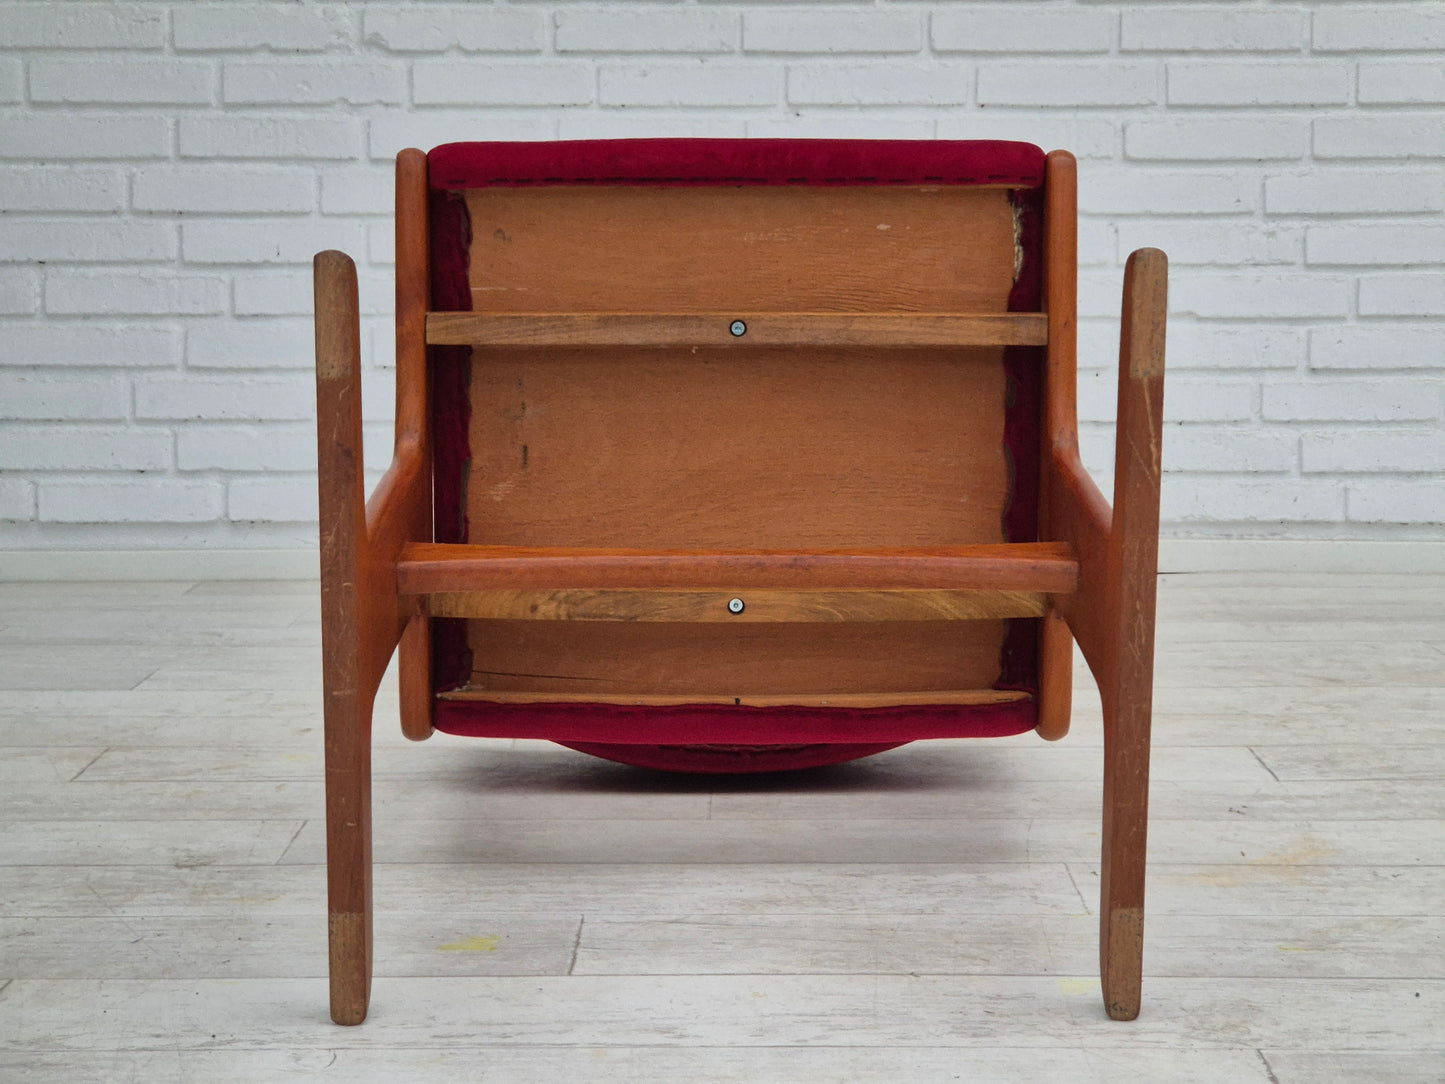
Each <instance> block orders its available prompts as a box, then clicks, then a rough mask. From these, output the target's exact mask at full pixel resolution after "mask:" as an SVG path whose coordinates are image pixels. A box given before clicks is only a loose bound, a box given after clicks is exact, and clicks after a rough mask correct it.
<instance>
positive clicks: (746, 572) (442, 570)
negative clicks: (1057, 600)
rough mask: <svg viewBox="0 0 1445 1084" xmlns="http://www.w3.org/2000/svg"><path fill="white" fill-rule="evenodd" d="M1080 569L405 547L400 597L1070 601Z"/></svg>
mask: <svg viewBox="0 0 1445 1084" xmlns="http://www.w3.org/2000/svg"><path fill="white" fill-rule="evenodd" d="M1078 571H1079V570H1078V562H1077V561H1076V560H1075V558H1074V553H1073V550H1072V549H1071V548H1070V547H1069V546H1068V545H1066V544H1064V543H1062V542H1021V543H1013V544H1006V545H983V546H936V547H900V548H895V549H868V550H853V551H843V550H811V551H798V550H752V551H716V552H703V551H695V550H625V549H584V548H576V547H553V548H541V547H523V546H471V545H448V544H443V543H435V542H423V543H412V544H410V545H408V546H407V547H406V548H405V549H404V550H403V551H402V554H401V559H400V560H399V561H398V562H397V565H396V583H397V590H398V592H399V593H400V594H402V595H429V594H434V593H438V592H447V593H456V592H470V591H518V590H559V591H560V590H627V589H654V590H673V591H728V590H735V589H740V588H743V587H746V588H748V589H752V590H757V589H773V590H793V591H817V590H831V591H848V590H870V591H892V590H907V589H918V590H925V589H926V590H933V591H1023V592H1032V593H1036V594H1069V593H1072V592H1073V591H1074V590H1075V589H1076V588H1077V586H1078Z"/></svg>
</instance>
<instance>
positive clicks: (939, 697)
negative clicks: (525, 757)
mask: <svg viewBox="0 0 1445 1084" xmlns="http://www.w3.org/2000/svg"><path fill="white" fill-rule="evenodd" d="M437 698H438V699H440V700H476V701H482V702H484V703H488V704H620V705H626V706H630V707H649V708H658V707H675V706H677V705H679V704H730V705H732V706H733V707H741V708H778V707H798V708H898V707H909V706H918V705H922V706H932V705H937V704H955V705H974V704H1015V703H1018V702H1019V701H1021V700H1027V699H1029V694H1028V693H1026V692H1019V691H1017V690H1014V689H937V690H930V691H928V692H921V693H898V692H881V693H770V694H767V695H762V696H754V695H749V694H747V693H743V694H742V695H741V696H728V695H720V694H717V693H649V694H644V695H640V696H639V695H636V694H630V695H629V694H622V693H554V692H516V691H513V690H510V689H505V690H504V689H473V688H462V689H449V690H447V691H446V692H441V693H437Z"/></svg>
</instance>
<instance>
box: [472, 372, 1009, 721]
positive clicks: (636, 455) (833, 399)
mask: <svg viewBox="0 0 1445 1084" xmlns="http://www.w3.org/2000/svg"><path fill="white" fill-rule="evenodd" d="M966 353H968V352H967V351H937V350H917V351H908V352H906V353H895V354H882V355H879V356H876V357H872V356H860V355H858V354H856V353H855V354H848V353H836V352H835V353H829V352H821V351H797V352H794V353H792V354H790V355H789V356H788V357H787V359H786V363H785V364H780V363H779V359H776V358H773V357H771V356H769V355H770V352H769V351H766V350H757V351H751V352H744V351H738V352H736V353H734V354H732V355H730V356H729V358H728V359H727V360H726V362H720V363H717V364H714V363H711V362H708V361H706V360H700V358H699V357H694V356H693V355H691V354H688V353H685V352H682V353H669V352H666V351H639V352H636V353H635V355H634V356H633V357H632V358H630V359H629V360H628V361H627V363H626V371H627V373H628V378H627V379H626V380H620V379H618V377H617V373H618V371H619V370H618V369H617V368H616V365H615V363H614V361H613V360H611V359H609V360H599V359H598V358H597V357H596V356H594V355H593V354H591V353H589V352H586V351H561V350H559V351H553V352H549V353H548V355H547V357H546V358H545V359H538V360H529V359H527V358H524V357H522V356H521V355H520V354H518V355H514V356H500V355H499V356H496V357H487V358H485V359H474V361H473V366H472V396H473V402H474V404H476V405H475V407H474V411H473V414H472V427H471V447H472V466H471V473H470V483H469V494H468V505H467V508H468V516H469V518H470V522H471V524H472V531H471V539H472V541H473V542H476V543H479V544H484V545H504V546H507V545H511V546H573V547H578V546H580V547H621V548H628V549H647V548H653V547H656V548H657V549H659V550H675V549H694V550H697V549H703V550H744V551H746V550H753V549H757V548H761V547H768V548H778V549H802V550H818V549H821V550H829V549H834V550H836V549H848V550H854V549H863V550H866V549H874V548H892V547H933V546H968V545H987V544H995V545H996V544H999V543H1001V542H1002V541H1003V538H1002V510H1003V507H1004V502H1005V500H1006V496H1007V492H1008V484H1009V482H1008V468H1007V463H1006V460H1005V457H1004V454H1003V448H1002V433H1003V397H1004V394H1005V387H1004V375H1003V367H1002V361H1001V354H1000V352H999V351H996V350H995V351H983V352H978V353H981V354H988V355H989V356H988V357H987V358H985V357H979V358H977V359H973V360H968V361H962V360H961V359H960V355H962V354H966ZM708 627H709V628H711V627H712V626H708ZM592 629H593V631H591V632H586V631H585V630H584V632H583V633H582V634H578V633H570V634H568V636H569V637H572V638H569V639H568V640H567V643H568V646H569V648H570V649H571V651H572V652H573V653H574V654H575V655H576V656H577V658H579V659H588V658H589V657H591V658H596V659H608V660H610V661H612V662H613V663H618V662H620V661H621V660H619V658H618V656H619V649H618V647H617V644H616V636H617V633H616V632H615V631H614V630H612V629H610V628H602V627H600V626H592ZM1002 630H1003V625H1002V624H999V623H993V622H986V623H980V624H976V625H972V626H970V627H969V628H968V631H967V632H966V633H963V634H961V635H962V636H963V637H964V638H965V639H963V640H960V639H959V638H958V637H957V636H950V637H949V642H950V644H951V646H952V648H953V649H954V650H955V652H957V658H958V660H959V662H958V664H957V667H956V668H955V669H954V670H953V671H952V672H951V673H950V672H947V671H943V672H940V671H938V670H935V669H932V667H931V666H930V668H929V669H930V671H931V676H930V677H929V678H928V680H927V683H926V685H924V686H923V687H926V688H978V687H986V686H989V685H992V684H993V683H994V681H995V680H996V678H997V673H998V658H999V649H1000V646H1001V643H1002V634H1003V633H1002ZM494 631H495V630H492V631H484V630H481V629H479V628H478V626H477V623H476V622H473V623H472V625H471V629H470V633H469V636H470V642H471V647H472V649H473V654H474V659H475V668H476V670H477V671H478V672H488V673H491V674H496V675H499V674H501V673H515V674H521V675H538V674H540V675H549V676H556V677H559V678H562V679H564V680H572V679H574V678H575V677H577V676H578V672H577V669H576V668H577V667H578V666H579V665H582V666H584V667H585V669H586V670H587V671H589V672H590V671H592V669H593V665H592V664H591V663H581V664H579V663H576V662H572V663H569V662H567V661H566V660H565V659H562V658H560V657H559V656H557V655H556V654H554V653H553V651H552V650H550V649H548V650H547V651H546V655H545V661H544V659H543V658H535V659H531V660H529V659H527V658H526V657H524V656H523V655H521V654H520V645H521V644H523V643H535V642H536V641H535V640H534V639H533V638H532V637H533V635H534V634H528V635H525V636H522V638H521V639H518V638H517V637H518V636H521V635H522V634H520V633H517V634H516V635H514V636H513V637H512V638H511V639H510V640H509V641H507V642H503V641H502V640H500V639H499V638H498V637H496V636H495V635H494ZM579 635H580V636H584V637H585V638H576V637H578V636H579ZM656 635H657V639H656V641H647V642H642V641H640V640H636V639H629V643H630V645H631V647H632V649H633V650H634V651H635V652H636V653H637V654H636V656H635V658H634V659H632V660H629V661H627V662H626V663H625V664H624V670H625V672H627V673H628V674H630V675H631V676H632V677H633V678H634V679H635V680H636V681H637V682H638V684H636V685H635V686H633V687H632V688H630V689H620V688H619V689H618V690H617V691H626V692H633V693H637V694H647V693H663V692H669V691H673V690H684V691H689V692H691V691H696V690H698V689H707V687H708V686H707V684H706V683H705V682H702V681H700V680H698V676H699V675H701V674H702V673H703V672H705V671H707V672H718V673H728V674H730V678H729V680H728V681H727V683H726V686H725V687H723V688H718V689H717V690H716V691H718V692H728V691H729V690H730V689H732V688H739V687H741V688H746V689H748V690H749V691H753V692H765V691H778V692H798V691H814V690H816V691H829V690H828V689H827V687H826V686H819V685H817V684H814V683H810V684H809V685H807V686H799V685H796V684H794V683H793V681H792V677H794V676H797V675H798V671H799V670H800V669H801V668H802V666H803V665H804V663H803V661H802V660H808V661H809V662H810V663H813V664H820V665H822V666H823V667H824V669H825V670H826V672H827V673H829V674H832V675H835V676H842V675H847V674H850V673H853V672H854V671H855V670H857V671H858V672H859V673H860V676H859V677H858V679H857V681H859V682H861V684H856V683H855V682H854V681H852V680H848V682H847V684H845V685H842V686H836V687H834V689H833V690H831V691H839V692H846V691H865V690H866V691H875V690H879V689H885V688H888V687H889V683H888V682H887V681H884V680H880V676H881V675H880V670H879V667H878V666H877V664H876V662H875V661H874V660H871V659H864V658H862V657H860V656H856V655H855V656H852V657H851V658H843V659H839V660H835V661H833V662H831V663H824V662H823V659H822V656H823V655H824V654H825V653H824V652H823V651H822V641H818V640H817V637H818V635H819V634H818V633H817V632H816V630H815V629H812V628H809V627H807V626H801V625H800V626H796V627H795V628H794V630H793V631H792V632H791V633H789V635H788V636H787V637H784V638H781V639H777V640H774V641H772V642H771V644H770V650H769V651H768V653H767V654H765V655H763V654H759V655H755V656H754V659H755V661H754V663H753V667H754V670H753V671H751V672H749V671H748V670H746V669H739V667H741V665H742V655H740V654H739V653H738V650H737V646H736V643H735V630H733V629H725V628H719V629H717V631H716V633H715V634H714V635H713V636H712V637H711V638H710V639H702V640H699V639H689V640H688V643H689V646H690V647H691V648H692V649H693V650H694V651H695V652H696V653H695V654H694V655H693V656H692V657H691V659H690V660H689V659H687V658H684V657H681V656H678V655H677V653H676V652H675V651H674V650H673V649H672V648H671V646H670V645H668V644H667V643H666V642H665V641H666V637H665V635H664V634H663V633H658V634H656ZM561 642H562V641H561V640H558V641H555V642H554V643H555V646H557V647H560V644H561ZM828 642H829V643H830V644H832V646H833V647H836V648H839V649H842V648H844V645H843V644H841V643H839V642H837V641H834V640H829V641H828ZM904 642H905V643H906V644H907V649H910V650H912V649H916V650H921V651H922V653H923V656H924V657H925V658H927V659H929V660H931V661H932V662H933V663H935V664H936V663H937V662H939V661H941V659H940V655H939V652H938V650H937V649H936V648H933V647H931V646H929V645H925V644H920V643H919V642H918V639H917V637H916V636H909V637H907V638H906V639H905V641H904ZM538 647H539V650H540V649H541V647H540V645H538ZM854 650H858V651H867V652H869V653H873V652H875V651H876V650H877V648H876V646H875V645H873V644H867V646H865V641H863V640H861V639H860V640H859V641H857V646H856V648H854ZM498 652H500V653H501V657H500V658H499V657H497V653H498ZM899 654H901V651H900V652H893V651H889V652H887V655H888V657H890V658H894V659H896V658H898V656H899ZM981 658H989V659H991V660H992V663H991V671H990V673H988V674H987V675H984V674H981V673H980V671H979V669H978V666H977V660H979V659H981ZM648 659H652V660H656V665H655V666H654V667H653V668H652V669H651V670H649V669H648V668H646V667H645V666H641V665H639V662H640V661H645V660H648ZM664 659H666V660H667V661H666V662H663V660H664ZM721 660H728V661H721ZM678 667H680V668H682V670H683V671H691V672H692V673H691V674H690V675H689V674H688V673H686V672H684V673H676V672H675V670H674V668H678ZM909 669H912V667H910V666H906V665H905V666H904V667H903V670H904V672H906V671H907V670H909ZM763 671H780V672H788V673H789V675H790V676H789V677H788V678H787V679H786V680H784V682H783V684H781V685H773V684H768V685H766V686H762V685H758V684H756V682H758V681H764V680H768V679H766V678H764V676H763ZM476 680H478V679H477V678H476V677H474V678H473V681H474V682H475V681H476ZM499 680H500V678H499V677H491V678H488V679H486V684H487V685H488V686H495V684H496V683H497V682H498V681H499ZM518 680H519V681H529V680H530V679H525V678H522V679H518ZM780 680H781V679H780ZM515 687H516V688H519V689H526V688H531V687H532V686H531V685H529V684H519V685H517V686H515ZM898 687H899V688H900V690H902V691H906V690H907V689H908V688H909V686H907V685H900V686H898Z"/></svg>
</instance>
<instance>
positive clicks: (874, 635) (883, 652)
mask: <svg viewBox="0 0 1445 1084" xmlns="http://www.w3.org/2000/svg"><path fill="white" fill-rule="evenodd" d="M468 625H469V635H470V642H471V647H472V651H473V663H472V675H471V680H470V681H469V683H468V684H469V686H470V687H472V688H477V689H500V690H513V691H517V692H542V691H546V692H587V693H603V694H618V695H623V696H643V695H649V694H664V695H666V694H685V695H694V694H698V693H711V694H715V695H718V696H729V697H731V696H738V695H741V694H742V693H748V694H751V695H798V694H816V695H830V694H836V693H872V692H879V691H883V690H894V691H897V692H900V693H911V692H924V691H928V690H933V689H986V688H989V687H990V686H992V685H993V684H994V682H995V681H997V680H998V660H999V648H1000V645H1001V644H1002V642H1003V635H1004V629H1005V627H1006V626H1005V623H1004V622H1002V621H905V622H878V623H870V624H857V623H848V622H830V623H825V624H816V625H809V626H797V625H784V624H770V623H762V622H758V623H754V624H734V625H731V626H729V625H726V624H722V625H718V624H697V623H679V624H653V623H650V622H648V623H640V622H626V621H614V622H567V621H480V620H478V621H471V622H469V623H468ZM702 659H705V660H706V663H705V664H703V663H700V662H699V660H702Z"/></svg>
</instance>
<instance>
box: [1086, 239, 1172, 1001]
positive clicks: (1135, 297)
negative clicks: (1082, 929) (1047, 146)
mask: <svg viewBox="0 0 1445 1084" xmlns="http://www.w3.org/2000/svg"><path fill="white" fill-rule="evenodd" d="M1167 315H1168V261H1167V260H1166V259H1165V257H1164V254H1163V253H1162V252H1160V251H1159V250H1158V249H1140V250H1139V251H1137V252H1135V253H1134V254H1133V255H1131V256H1130V257H1129V262H1128V263H1127V265H1126V266H1125V269H1124V314H1123V319H1122V326H1121V327H1120V334H1119V410H1118V422H1117V427H1118V432H1117V436H1116V447H1117V451H1116V454H1115V466H1114V519H1113V526H1112V530H1111V532H1110V537H1109V560H1108V582H1109V586H1110V588H1111V590H1110V596H1111V597H1110V598H1109V611H1108V617H1107V620H1108V622H1109V625H1110V626H1111V627H1110V630H1109V631H1110V635H1111V638H1112V640H1113V643H1114V645H1115V646H1114V648H1113V651H1112V652H1111V659H1110V662H1111V666H1110V673H1109V678H1108V680H1107V681H1102V680H1101V681H1100V683H1099V696H1100V699H1101V701H1102V702H1103V705H1104V831H1103V836H1104V856H1103V863H1102V866H1101V876H1100V895H1101V903H1100V923H1101V926H1100V929H1101V945H1100V958H1101V969H1102V975H1103V984H1104V1004H1105V1007H1106V1008H1107V1009H1108V1011H1109V1015H1110V1016H1112V1017H1114V1018H1115V1019H1121V1020H1132V1019H1133V1018H1134V1017H1135V1016H1137V1015H1138V1014H1139V981H1140V972H1141V967H1142V962H1141V960H1142V954H1143V939H1144V861H1145V846H1146V837H1147V829H1148V814H1149V742H1150V723H1151V718H1152V704H1153V701H1152V696H1153V683H1154V599H1155V592H1156V589H1157V583H1158V580H1157V570H1158V556H1159V484H1160V458H1161V451H1162V446H1163V438H1164V434H1163V420H1164V327H1165V321H1166V318H1167Z"/></svg>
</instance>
